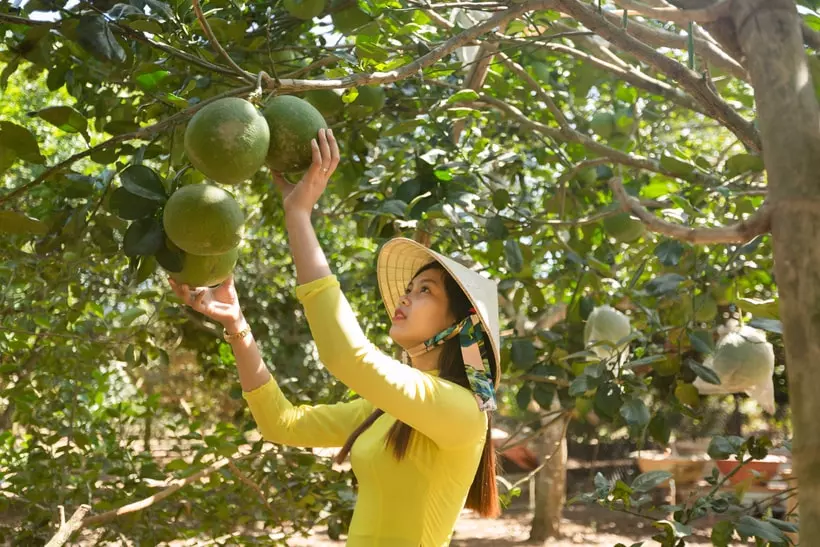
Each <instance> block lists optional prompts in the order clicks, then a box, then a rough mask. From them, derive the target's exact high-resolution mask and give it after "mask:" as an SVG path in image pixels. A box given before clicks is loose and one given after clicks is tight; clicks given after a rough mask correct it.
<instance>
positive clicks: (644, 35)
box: [585, 11, 749, 82]
mask: <svg viewBox="0 0 820 547" xmlns="http://www.w3.org/2000/svg"><path fill="white" fill-rule="evenodd" d="M603 16H604V18H606V19H607V20H608V21H609V22H610V23H612V24H613V25H616V27H617V26H620V24H621V17H620V16H619V15H617V14H615V13H613V12H611V11H604V12H603ZM585 25H586V23H585ZM629 34H630V35H632V36H634V37H635V38H636V39H637V40H640V41H641V42H644V43H645V44H647V45H649V46H651V47H653V48H662V47H670V48H674V49H679V50H686V49H688V47H689V40H688V38H687V37H686V36H684V35H682V34H675V33H673V32H669V31H666V30H661V29H656V28H652V27H650V26H648V25H645V24H643V23H640V22H638V21H630V22H629ZM693 42H694V46H695V53H696V54H698V55H699V56H701V57H703V58H704V59H705V60H706V61H707V62H710V63H712V64H714V65H715V66H716V67H718V68H720V69H721V70H723V71H725V72H727V73H729V74H731V75H732V76H734V77H735V78H738V79H739V80H743V81H746V82H748V81H749V75H748V74H747V73H746V69H745V68H744V67H743V66H742V65H741V64H740V63H738V62H737V60H735V58H734V57H732V56H731V55H729V54H728V53H726V52H725V51H724V50H722V49H721V48H720V47H719V46H718V45H717V44H716V43H715V42H713V41H711V40H705V39H703V38H700V37H698V36H697V35H696V36H695V37H694V40H693ZM619 47H620V46H619Z"/></svg>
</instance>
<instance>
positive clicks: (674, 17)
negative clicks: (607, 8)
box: [615, 0, 733, 25]
mask: <svg viewBox="0 0 820 547" xmlns="http://www.w3.org/2000/svg"><path fill="white" fill-rule="evenodd" d="M732 2H733V0H718V1H717V2H715V3H714V4H712V5H711V6H709V7H707V8H702V9H678V8H673V7H668V8H666V7H664V8H657V7H653V6H648V5H646V4H644V3H642V2H638V1H637V0H615V3H617V4H618V5H619V6H621V7H622V8H624V9H626V10H628V11H631V12H634V13H636V14H638V15H643V16H644V17H650V18H652V19H658V20H659V21H669V22H671V23H677V24H679V25H685V24H687V23H690V22H692V23H711V22H713V21H717V20H718V19H720V18H721V17H724V16H725V15H727V14H728V13H729V9H730V8H731V6H732Z"/></svg>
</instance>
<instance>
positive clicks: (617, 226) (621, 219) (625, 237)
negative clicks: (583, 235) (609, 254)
mask: <svg viewBox="0 0 820 547" xmlns="http://www.w3.org/2000/svg"><path fill="white" fill-rule="evenodd" d="M604 230H606V231H607V233H608V234H609V235H611V236H612V237H614V238H615V239H617V240H618V241H620V242H621V243H631V242H633V241H635V240H636V239H638V238H640V237H641V236H642V235H643V233H644V225H643V222H641V221H640V220H638V219H637V218H633V217H632V216H631V215H630V214H629V213H618V214H617V215H612V216H609V217H606V218H605V219H604Z"/></svg>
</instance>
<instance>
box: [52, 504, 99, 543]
mask: <svg viewBox="0 0 820 547" xmlns="http://www.w3.org/2000/svg"><path fill="white" fill-rule="evenodd" d="M90 510H91V506H89V505H80V506H79V507H78V508H77V510H76V511H74V514H73V515H71V518H70V519H68V522H63V523H62V524H61V525H60V529H59V530H57V533H56V534H54V536H53V537H52V538H51V539H50V540H49V542H48V543H46V547H62V546H63V545H65V543H66V542H67V541H68V540H69V538H71V534H73V533H74V532H76V531H77V530H78V529H79V528H81V527H82V526H83V517H84V516H85V514H86V513H88V512H89V511H90ZM63 519H65V514H63Z"/></svg>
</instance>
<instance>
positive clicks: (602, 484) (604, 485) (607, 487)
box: [592, 471, 612, 498]
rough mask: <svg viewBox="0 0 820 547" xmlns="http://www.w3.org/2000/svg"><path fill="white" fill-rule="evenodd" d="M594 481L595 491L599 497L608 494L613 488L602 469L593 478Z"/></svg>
mask: <svg viewBox="0 0 820 547" xmlns="http://www.w3.org/2000/svg"><path fill="white" fill-rule="evenodd" d="M592 483H593V485H594V486H595V493H596V494H598V497H599V498H603V497H605V496H607V495H608V494H609V492H610V491H611V489H612V485H611V484H610V483H609V480H608V479H607V478H606V477H604V475H603V474H602V473H601V472H600V471H599V472H598V473H595V478H593V479H592Z"/></svg>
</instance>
